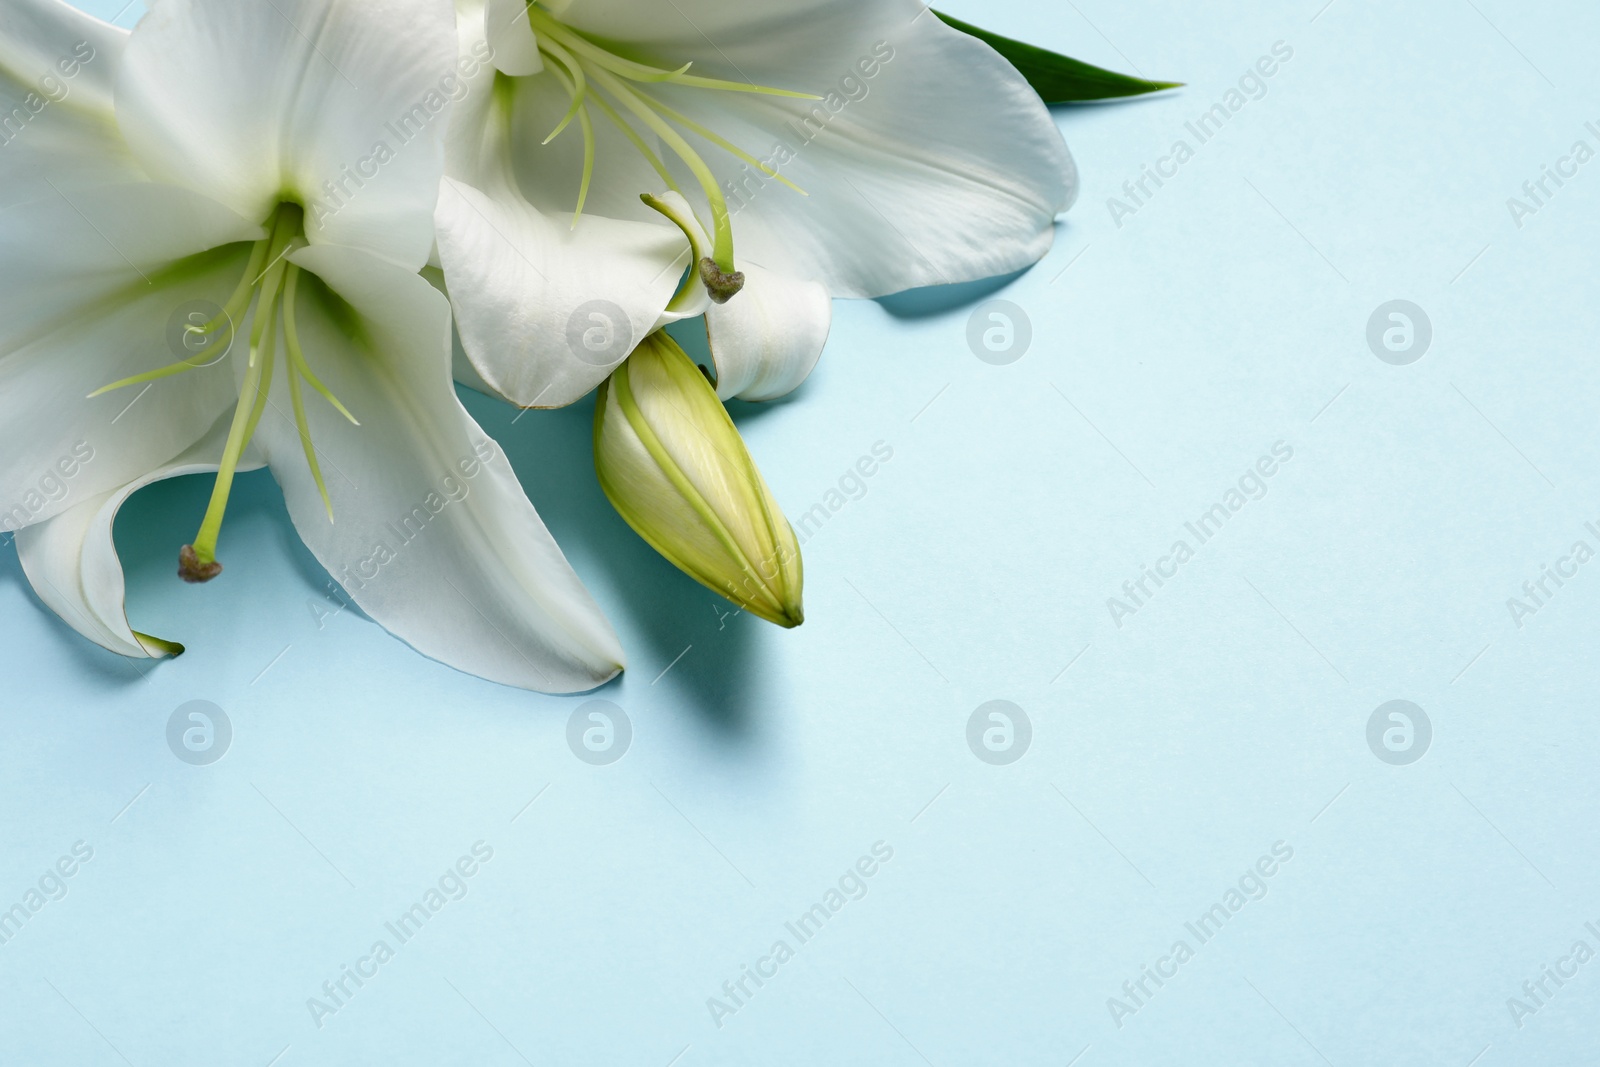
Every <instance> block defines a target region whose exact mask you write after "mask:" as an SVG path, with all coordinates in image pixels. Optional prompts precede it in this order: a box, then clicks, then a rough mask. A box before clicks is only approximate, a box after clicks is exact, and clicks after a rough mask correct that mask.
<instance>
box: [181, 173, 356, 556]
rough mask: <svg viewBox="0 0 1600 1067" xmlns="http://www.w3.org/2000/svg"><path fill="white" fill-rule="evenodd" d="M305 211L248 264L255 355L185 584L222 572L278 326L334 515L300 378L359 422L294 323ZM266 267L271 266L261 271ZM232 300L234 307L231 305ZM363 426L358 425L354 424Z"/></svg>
mask: <svg viewBox="0 0 1600 1067" xmlns="http://www.w3.org/2000/svg"><path fill="white" fill-rule="evenodd" d="M304 219H305V216H304V212H303V211H302V210H301V209H300V207H299V206H298V205H295V204H283V205H281V206H280V207H279V208H278V210H277V212H276V213H275V214H274V216H273V219H272V223H271V230H270V233H269V235H268V237H267V240H265V241H262V242H260V243H258V244H257V246H256V248H255V249H254V250H252V252H251V256H250V263H249V265H248V267H247V269H246V272H245V281H244V282H243V283H242V286H243V287H244V288H245V291H246V293H247V296H246V298H245V300H244V301H243V302H242V303H241V305H240V307H239V312H240V313H242V311H243V310H244V309H245V308H246V307H248V306H249V297H250V296H252V295H255V294H257V293H259V299H258V300H257V302H256V309H255V316H254V319H253V321H252V323H251V327H250V354H249V360H248V363H247V364H246V367H245V374H244V382H243V384H242V385H241V387H240V390H239V400H238V402H237V403H236V404H235V405H234V409H233V423H232V425H231V426H229V428H228V440H227V443H226V444H225V445H224V446H223V450H222V458H221V460H220V461H219V462H218V464H217V478H216V481H215V482H214V483H213V485H212V489H211V501H210V503H209V504H208V505H207V506H206V513H205V517H204V518H203V519H202V520H201V521H200V530H199V532H198V533H197V534H196V535H195V538H194V542H193V543H192V544H187V545H184V546H183V548H182V549H180V550H179V552H178V574H179V576H180V577H181V578H183V579H184V581H188V582H208V581H210V580H211V579H213V578H215V577H216V576H217V575H218V574H221V573H222V564H221V563H218V562H217V538H218V537H219V536H220V535H221V533H222V520H223V518H224V516H225V515H226V514H227V510H228V497H229V495H230V494H231V493H232V491H233V479H234V475H235V474H236V473H237V472H238V469H239V463H240V461H241V460H242V459H243V457H244V453H245V450H246V449H247V448H248V447H249V446H250V441H251V439H252V438H253V437H254V436H255V432H256V428H257V427H258V426H259V425H260V424H261V417H262V415H264V414H265V413H266V409H267V400H268V397H269V394H270V393H271V390H272V379H273V373H274V368H275V365H276V363H277V354H278V335H279V328H278V327H279V321H280V319H281V321H282V334H283V347H284V350H285V352H286V354H287V359H288V366H287V368H286V370H285V374H284V377H285V379H286V380H287V381H288V383H289V401H290V403H291V405H292V406H293V408H294V419H295V426H296V427H297V428H298V430H299V433H300V444H301V447H302V448H303V449H304V451H305V456H306V464H307V466H308V467H309V468H310V470H311V476H312V478H313V479H315V481H316V483H317V489H318V490H319V491H320V492H321V494H322V502H323V506H324V507H326V508H327V510H328V520H329V521H330V522H331V521H333V503H332V501H331V499H330V498H329V496H328V487H327V484H326V482H325V481H324V480H323V477H322V467H321V464H320V463H319V462H318V460H317V453H316V449H315V447H314V446H313V444H312V442H311V427H310V423H309V422H308V420H307V419H306V410H305V399H304V396H303V394H302V392H301V388H300V383H301V381H302V380H304V381H305V382H306V384H308V385H310V386H311V387H312V388H313V389H314V390H316V391H317V393H319V394H320V395H321V396H322V397H323V398H324V399H326V400H327V401H328V403H329V404H331V405H333V407H334V408H335V409H337V410H338V412H339V413H340V414H341V415H343V416H344V417H345V418H347V419H349V420H350V421H351V422H352V423H356V420H355V416H353V415H351V414H350V412H349V411H348V410H347V409H346V408H345V406H344V405H343V404H341V403H340V402H339V400H338V398H337V397H335V396H334V395H333V394H332V393H331V392H329V391H328V388H327V386H325V385H323V384H322V382H321V380H320V379H318V378H317V376H316V374H314V373H313V372H312V370H311V367H310V364H309V363H308V362H307V361H306V356H305V351H304V350H303V349H302V347H301V344H300V330H299V326H298V323H297V322H296V318H295V310H296V298H297V296H298V294H299V286H300V274H301V271H300V268H299V267H297V266H295V265H293V264H291V263H289V262H288V259H287V257H288V256H289V254H290V253H291V252H293V251H294V250H295V249H296V248H298V247H302V246H303V244H304V242H305V238H304V228H303V226H304ZM263 263H264V264H265V268H264V269H262V268H263ZM232 303H233V301H230V304H232ZM356 425H359V423H356Z"/></svg>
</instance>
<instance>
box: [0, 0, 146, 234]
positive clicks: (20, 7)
mask: <svg viewBox="0 0 1600 1067" xmlns="http://www.w3.org/2000/svg"><path fill="white" fill-rule="evenodd" d="M127 38H128V35H127V33H126V32H125V31H123V30H119V29H117V28H116V27H114V26H109V25H107V24H106V23H104V22H101V21H100V20H99V19H96V18H91V17H90V16H88V15H85V14H84V13H83V12H81V11H78V10H77V9H75V8H72V7H69V6H68V5H67V4H66V3H64V2H62V0H6V3H5V4H4V5H3V6H0V207H6V206H9V205H11V204H21V203H26V202H28V201H30V200H36V199H40V198H42V197H45V196H53V195H55V193H54V189H56V188H64V189H67V190H69V191H70V190H72V189H75V188H77V187H80V186H83V185H88V184H97V183H104V182H111V181H125V180H128V179H130V178H135V177H138V176H139V175H140V171H139V169H138V166H137V164H135V163H134V161H133V156H132V155H131V154H130V153H129V152H128V149H127V147H126V146H125V145H124V144H123V142H122V137H121V135H120V134H119V133H118V131H117V127H116V115H115V113H114V111H113V107H112V102H111V72H112V70H113V69H114V68H115V66H116V65H117V63H118V62H119V61H120V58H121V55H122V48H123V45H124V44H125V43H126V41H127Z"/></svg>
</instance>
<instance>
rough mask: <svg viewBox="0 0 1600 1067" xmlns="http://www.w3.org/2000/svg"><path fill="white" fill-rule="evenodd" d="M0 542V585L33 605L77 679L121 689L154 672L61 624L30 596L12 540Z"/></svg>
mask: <svg viewBox="0 0 1600 1067" xmlns="http://www.w3.org/2000/svg"><path fill="white" fill-rule="evenodd" d="M0 540H3V544H0V583H6V584H11V585H15V586H16V587H17V589H18V590H19V591H20V592H21V593H22V595H23V596H24V597H25V598H26V599H27V600H28V601H29V602H30V603H31V604H32V605H33V608H34V610H35V611H37V612H38V613H39V615H40V616H41V617H42V618H43V619H44V620H45V625H46V627H47V628H48V629H49V630H50V632H51V634H52V635H53V636H54V638H55V639H56V640H57V641H59V642H60V643H61V647H63V648H64V649H66V650H67V654H68V655H69V656H71V657H72V660H73V663H74V666H75V667H76V668H77V670H78V671H79V672H80V673H79V677H80V678H93V679H95V680H97V681H99V682H101V683H102V684H104V685H105V686H106V688H108V689H125V688H128V687H130V686H133V685H136V684H138V683H140V682H143V681H144V680H145V675H146V674H147V673H148V672H149V671H151V670H153V669H154V667H153V665H152V664H151V663H149V662H145V663H142V664H141V663H136V662H135V661H133V660H131V659H127V658H125V657H123V656H119V655H117V654H116V653H115V652H110V651H107V650H106V649H103V648H101V647H100V646H99V645H97V644H95V643H94V642H93V641H89V640H87V639H85V638H84V637H83V635H82V634H80V633H78V631H76V630H74V629H73V628H72V627H70V626H68V625H67V624H66V623H65V622H63V621H61V618H60V617H59V616H58V615H56V613H55V612H54V611H51V610H50V608H49V607H47V606H46V605H45V603H44V601H42V600H40V599H39V597H38V595H37V594H36V593H34V591H33V586H32V585H31V584H30V583H29V582H28V578H27V575H26V574H24V573H23V571H22V561H21V560H20V559H19V558H18V557H17V551H16V539H15V538H14V537H13V536H11V535H9V534H8V535H6V536H5V537H4V538H3V539H0Z"/></svg>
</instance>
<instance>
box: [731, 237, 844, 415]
mask: <svg viewBox="0 0 1600 1067" xmlns="http://www.w3.org/2000/svg"><path fill="white" fill-rule="evenodd" d="M741 266H742V268H743V270H744V288H743V289H741V290H739V295H738V296H736V297H734V298H733V299H732V300H730V301H728V302H727V303H726V304H713V305H711V307H710V308H709V309H707V311H706V340H707V341H708V342H709V344H710V347H711V358H712V361H713V362H714V363H716V365H717V396H719V397H721V398H722V399H723V400H727V399H728V398H730V397H738V398H739V399H741V400H776V399H777V398H778V397H780V396H783V395H784V394H785V393H788V392H790V391H791V390H793V389H794V388H795V387H797V386H798V385H799V384H800V383H801V382H803V381H805V380H806V378H807V377H808V376H810V374H811V372H812V370H813V369H815V367H816V365H817V361H818V360H819V359H821V358H822V348H823V346H824V345H825V344H827V341H828V330H829V328H830V327H831V326H832V324H833V299H832V298H831V297H830V296H828V290H827V289H826V288H825V287H824V286H823V285H822V284H821V283H820V282H813V281H805V280H802V279H799V278H790V277H786V276H784V275H782V274H778V273H775V272H773V271H769V270H767V269H766V268H765V267H762V266H758V265H757V264H755V263H752V262H750V261H749V260H746V261H745V262H744V263H743V264H741Z"/></svg>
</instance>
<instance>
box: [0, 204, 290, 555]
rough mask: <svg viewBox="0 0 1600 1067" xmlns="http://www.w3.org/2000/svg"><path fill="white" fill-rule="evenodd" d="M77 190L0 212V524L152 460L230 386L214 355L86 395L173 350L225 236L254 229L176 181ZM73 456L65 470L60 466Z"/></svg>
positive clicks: (209, 280)
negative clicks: (1, 252)
mask: <svg viewBox="0 0 1600 1067" xmlns="http://www.w3.org/2000/svg"><path fill="white" fill-rule="evenodd" d="M90 193H91V191H87V190H78V191H74V192H73V193H71V194H66V193H63V194H62V195H59V196H56V197H55V198H54V199H51V200H45V201H40V202H38V203H35V204H28V205H24V206H19V207H13V208H10V209H8V210H5V211H0V247H3V248H5V249H6V255H5V256H3V257H0V527H4V528H8V529H16V528H20V527H23V526H27V525H30V524H31V523H35V522H41V521H43V520H44V519H47V518H49V517H50V516H52V515H54V514H57V513H59V512H61V511H63V510H65V509H66V508H67V507H69V506H71V505H72V504H73V503H75V502H77V501H81V500H84V499H86V498H87V497H90V496H94V495H96V494H99V493H102V492H106V491H108V490H111V489H115V488H117V487H119V486H122V485H125V484H127V483H128V482H130V481H133V480H134V479H136V478H139V477H141V476H143V475H144V474H146V473H147V472H149V471H151V470H154V469H156V468H157V467H159V466H160V465H162V464H163V463H166V462H167V461H169V460H170V459H171V458H172V457H173V456H175V455H177V454H178V453H180V452H182V451H184V450H185V449H186V448H188V447H189V446H190V445H192V444H193V443H194V442H195V441H196V440H198V439H199V438H200V437H201V436H202V435H203V434H205V432H206V431H207V430H208V429H210V427H211V424H212V423H213V422H214V421H215V420H216V418H217V416H218V414H219V413H220V412H221V411H223V410H224V409H226V408H229V407H231V405H232V403H233V401H234V398H235V389H234V381H233V373H232V371H231V369H230V368H229V367H228V366H227V361H226V360H222V359H220V358H219V359H218V360H217V361H216V362H214V363H208V364H204V365H200V366H197V367H196V368H195V369H192V370H187V371H185V372H183V373H181V374H176V375H173V376H172V377H169V378H164V379H162V380H160V381H153V382H149V383H146V384H145V385H141V386H132V387H130V388H128V389H118V390H113V391H111V392H109V393H106V394H104V395H101V396H97V397H94V398H92V399H88V397H89V394H90V393H92V392H94V391H96V390H98V389H100V388H101V387H103V386H106V385H109V384H111V383H112V382H114V381H119V380H121V379H123V378H126V377H130V376H133V375H137V374H142V373H145V372H148V371H152V370H155V369H157V368H159V367H163V366H166V365H169V364H173V363H174V362H176V361H179V360H182V359H185V358H188V357H189V356H190V355H191V353H189V352H188V351H186V350H184V349H182V348H176V349H175V348H174V347H173V332H174V329H178V330H181V328H182V326H183V324H184V323H185V322H186V321H188V320H186V319H185V318H184V316H185V314H186V313H188V312H189V311H190V310H191V309H194V308H220V306H221V305H222V304H223V303H225V302H226V300H227V298H228V294H229V292H230V291H232V290H233V288H234V285H235V283H236V282H237V281H238V279H239V278H240V276H241V275H242V274H243V271H244V268H245V260H246V257H247V254H248V247H247V246H245V245H243V244H234V243H233V242H242V241H251V240H256V239H259V238H260V237H261V236H262V234H261V230H260V228H259V227H256V226H253V225H251V224H249V223H246V222H244V221H243V220H242V219H240V218H238V217H237V216H236V215H234V214H232V213H231V212H229V211H228V210H227V209H225V208H223V207H221V206H220V205H218V204H215V203H213V202H211V201H208V200H206V199H205V198H203V197H201V196H198V195H196V194H194V193H191V192H189V191H188V190H185V189H178V188H173V187H170V186H158V185H149V184H144V185H134V186H119V187H113V188H106V189H99V190H94V191H92V195H90ZM218 246H227V247H218ZM206 249H214V250H213V251H209V252H207V251H205V250H206ZM199 302H204V303H199ZM84 453H88V458H87V459H85V456H84ZM74 456H76V457H77V458H78V460H79V461H81V469H78V470H77V471H76V472H75V473H74V474H73V476H72V477H70V478H63V477H62V476H61V473H62V472H61V464H62V463H63V462H65V461H67V460H70V459H72V458H73V457H74ZM63 483H64V484H63Z"/></svg>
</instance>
